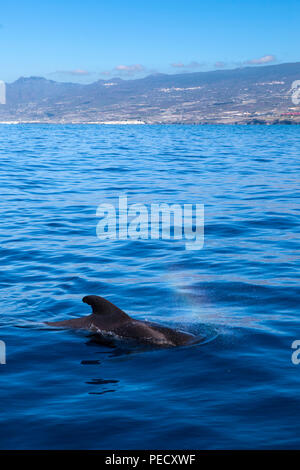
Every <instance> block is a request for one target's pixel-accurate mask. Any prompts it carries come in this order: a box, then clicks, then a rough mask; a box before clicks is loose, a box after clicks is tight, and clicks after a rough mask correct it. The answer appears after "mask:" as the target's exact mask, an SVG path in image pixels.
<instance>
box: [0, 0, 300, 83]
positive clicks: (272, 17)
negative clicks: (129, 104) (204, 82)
mask: <svg viewBox="0 0 300 470" xmlns="http://www.w3.org/2000/svg"><path fill="white" fill-rule="evenodd" d="M0 11H1V13H0V24H1V28H0V44H1V49H0V50H1V67H0V78H1V79H2V80H5V81H7V82H10V81H13V80H15V79H17V78H18V77H19V76H30V75H36V76H44V77H46V78H51V79H53V80H64V81H66V80H67V81H76V82H91V81H95V80H98V79H99V78H103V79H109V78H110V77H113V76H121V77H123V78H136V77H141V76H145V75H148V74H150V73H156V72H163V73H180V72H192V71H202V70H203V71H204V70H212V69H216V68H234V67H237V66H243V65H246V64H250V65H251V64H253V65H255V64H258V65H259V64H268V63H269V64H271V63H280V62H295V61H299V60H300V51H299V43H300V41H299V35H300V32H299V31H300V28H299V18H300V2H299V0H285V1H283V0H281V1H278V0H272V1H269V0H251V1H246V0H235V1H234V0H207V1H201V0H197V1H195V0H185V1H181V0H172V1H170V0H160V1H157V0H151V1H147V0H144V1H143V0H139V1H137V0H128V1H126V0H110V1H102V0H84V1H82V0H81V1H78V0H60V1H58V0H51V1H50V0H43V1H41V0H39V1H36V0H27V1H24V0H11V1H10V2H5V3H3V2H2V5H1V10H0Z"/></svg>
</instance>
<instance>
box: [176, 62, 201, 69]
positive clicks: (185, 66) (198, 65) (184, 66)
mask: <svg viewBox="0 0 300 470" xmlns="http://www.w3.org/2000/svg"><path fill="white" fill-rule="evenodd" d="M204 65H205V64H204V63H201V62H197V61H195V60H193V61H192V62H189V63H188V64H184V63H183V62H173V63H172V64H171V67H173V68H175V69H199V68H201V67H203V66H204Z"/></svg>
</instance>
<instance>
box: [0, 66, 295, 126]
mask: <svg viewBox="0 0 300 470" xmlns="http://www.w3.org/2000/svg"><path fill="white" fill-rule="evenodd" d="M296 80H300V62H297V63H289V64H280V65H269V66H257V67H253V66H252V67H243V68H237V69H234V70H217V71H213V72H197V73H183V74H174V75H167V74H155V75H149V76H147V77H145V78H142V79H135V80H122V79H120V78H115V79H111V80H99V81H97V82H94V83H92V84H87V85H83V84H76V83H62V82H55V81H53V80H47V79H45V78H42V77H29V78H24V77H21V78H19V79H18V80H16V81H15V82H13V83H9V84H6V104H2V105H0V121H1V122H45V123H47V122H48V123H92V122H117V123H127V122H131V123H149V124H158V123H170V124H172V123H191V124H192V123H195V124H209V123H212V124H218V123H222V124H226V123H229V124H232V123H240V124H260V123H263V124H264V123H268V124H276V123H299V122H300V100H299V99H298V100H297V99H296V100H295V99H292V97H293V96H292V95H293V90H292V85H293V83H294V82H295V81H296ZM294 92H295V90H294ZM298 101H299V103H298Z"/></svg>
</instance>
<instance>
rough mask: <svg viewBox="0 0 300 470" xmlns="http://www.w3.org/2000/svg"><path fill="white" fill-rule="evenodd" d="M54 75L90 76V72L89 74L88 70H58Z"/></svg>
mask: <svg viewBox="0 0 300 470" xmlns="http://www.w3.org/2000/svg"><path fill="white" fill-rule="evenodd" d="M53 74H55V75H56V74H60V75H73V76H74V75H75V76H84V75H90V72H88V71H87V70H82V69H75V70H57V71H56V72H54V73H53Z"/></svg>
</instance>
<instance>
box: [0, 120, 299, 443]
mask: <svg viewBox="0 0 300 470" xmlns="http://www.w3.org/2000/svg"><path fill="white" fill-rule="evenodd" d="M299 131H300V128H299V126H248V127H243V126H180V125H173V126H130V125H128V126H109V125H108V126H105V125H104V126H99V125H65V126H64V125H16V126H14V125H11V126H9V125H1V126H0V165H1V166H0V191H1V198H0V211H1V232H0V234H1V271H0V285H1V313H0V340H2V341H4V342H5V343H6V364H2V365H0V425H1V433H0V448H1V449H143V448H146V449H189V448H190V449H251V448H252V449H253V448H256V449H267V448H269V449H270V448H271V449H276V448H278V449H282V448H300V425H299V413H300V364H299V365H296V364H293V362H292V353H293V349H292V348H291V345H292V342H293V341H294V340H297V339H299V340H300V310H299V306H300V289H299V248H300V242H299V232H300V230H299V216H300V212H299V196H300V190H299V175H300V162H299V153H300V135H299ZM124 194H126V195H127V197H128V204H129V205H130V204H135V203H143V204H146V205H150V204H151V203H169V204H184V203H189V204H196V203H198V204H204V206H205V229H204V233H205V240H204V246H203V249H201V250H186V248H185V243H184V240H173V239H170V240H162V239H158V240H152V239H144V240H132V239H127V240H119V239H116V240H111V239H107V240H100V239H99V238H97V235H96V227H97V224H98V222H99V217H98V216H97V215H96V210H97V207H98V205H99V204H102V203H108V202H109V203H112V204H117V201H118V197H119V196H120V195H124ZM87 294H98V295H101V296H104V297H106V298H108V299H109V300H110V301H112V302H113V303H115V304H116V305H118V306H119V307H120V308H122V309H123V310H125V311H126V312H127V313H129V314H130V315H132V316H133V317H135V318H138V319H145V320H149V321H155V322H159V323H161V324H164V325H168V326H172V327H176V328H180V329H182V330H184V331H190V332H193V333H194V334H197V335H199V338H201V341H199V343H198V344H195V345H192V346H185V347H178V348H171V349H161V348H150V347H145V346H139V345H137V344H130V343H128V342H125V341H124V342H122V341H116V342H115V343H114V344H111V345H109V344H108V345H103V344H98V342H97V341H96V338H95V337H93V336H91V335H90V334H89V333H88V332H78V331H69V330H68V331H67V330H61V329H60V330H58V329H53V328H52V329H51V328H49V327H47V326H45V325H44V323H43V322H45V321H47V320H50V321H51V320H52V321H54V320H62V319H70V318H73V317H76V316H82V315H87V314H89V313H90V307H89V306H88V305H85V304H83V303H82V302H81V299H82V297H83V296H84V295H87ZM299 357H300V356H299Z"/></svg>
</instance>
